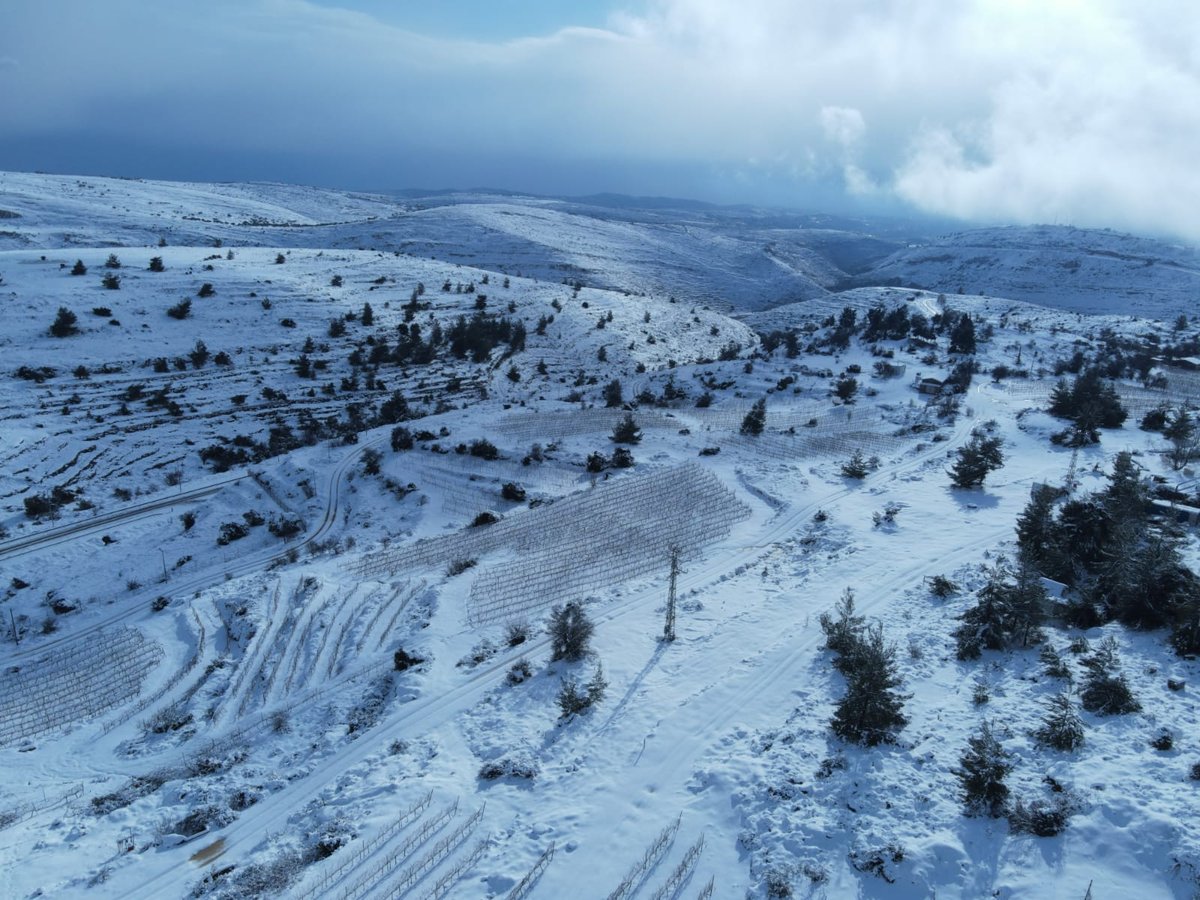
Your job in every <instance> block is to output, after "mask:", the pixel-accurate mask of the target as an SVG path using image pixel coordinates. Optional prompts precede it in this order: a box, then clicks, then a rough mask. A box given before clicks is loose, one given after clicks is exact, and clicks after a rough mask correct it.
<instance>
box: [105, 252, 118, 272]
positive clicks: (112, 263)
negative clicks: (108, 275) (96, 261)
mask: <svg viewBox="0 0 1200 900" xmlns="http://www.w3.org/2000/svg"><path fill="white" fill-rule="evenodd" d="M104 268H106V269H119V268H121V260H119V259H117V254H115V253H110V254H108V259H106V260H105V261H104Z"/></svg>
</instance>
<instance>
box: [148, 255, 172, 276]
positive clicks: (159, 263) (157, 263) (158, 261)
mask: <svg viewBox="0 0 1200 900" xmlns="http://www.w3.org/2000/svg"><path fill="white" fill-rule="evenodd" d="M148 268H149V269H150V271H151V272H165V271H166V270H167V267H166V266H164V265H163V258H162V257H161V256H152V257H150V265H149V266H148Z"/></svg>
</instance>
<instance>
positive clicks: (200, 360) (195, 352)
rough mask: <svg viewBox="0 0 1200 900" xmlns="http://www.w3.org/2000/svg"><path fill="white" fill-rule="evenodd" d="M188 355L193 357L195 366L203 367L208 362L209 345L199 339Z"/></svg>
mask: <svg viewBox="0 0 1200 900" xmlns="http://www.w3.org/2000/svg"><path fill="white" fill-rule="evenodd" d="M188 357H189V358H190V359H191V361H192V366H193V367H194V368H197V369H200V368H203V366H204V364H205V363H206V362H208V347H207V346H206V345H205V343H204V341H201V340H197V341H196V346H195V347H193V348H192V349H191V352H189V353H188Z"/></svg>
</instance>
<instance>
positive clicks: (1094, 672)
mask: <svg viewBox="0 0 1200 900" xmlns="http://www.w3.org/2000/svg"><path fill="white" fill-rule="evenodd" d="M1083 665H1084V667H1085V668H1086V669H1087V675H1086V676H1085V678H1084V682H1083V688H1082V690H1081V691H1080V700H1081V701H1082V703H1083V708H1084V709H1086V710H1087V711H1088V712H1094V713H1096V714H1098V715H1101V716H1111V715H1119V714H1121V713H1131V712H1138V711H1139V710H1140V709H1141V708H1142V705H1141V704H1140V703H1138V702H1137V699H1136V698H1135V697H1134V696H1133V692H1132V691H1131V690H1130V689H1129V682H1127V681H1126V680H1125V676H1124V675H1122V674H1121V671H1120V669H1121V662H1120V659H1119V658H1118V656H1117V642H1116V639H1115V638H1113V637H1111V636H1109V637H1107V638H1105V639H1104V640H1103V641H1102V642H1101V643H1100V645H1099V646H1098V647H1097V648H1096V649H1095V650H1094V651H1092V654H1091V655H1090V656H1088V657H1085V658H1084V660H1083Z"/></svg>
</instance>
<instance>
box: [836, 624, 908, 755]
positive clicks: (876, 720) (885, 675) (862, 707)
mask: <svg viewBox="0 0 1200 900" xmlns="http://www.w3.org/2000/svg"><path fill="white" fill-rule="evenodd" d="M899 686H900V676H899V675H898V674H897V673H896V648H895V647H894V646H893V645H890V644H885V643H884V640H883V629H882V628H881V627H880V626H878V625H873V626H868V627H867V628H866V630H865V632H864V633H863V637H862V639H861V640H860V641H859V642H858V646H857V648H856V651H855V654H854V658H853V668H852V669H851V671H849V672H847V673H846V694H845V696H843V697H842V699H841V701H840V702H839V703H838V705H837V710H836V711H835V712H834V715H833V722H832V727H833V731H834V734H836V735H837V736H838V737H840V738H842V739H843V740H846V741H850V742H852V743H856V744H863V745H865V746H867V747H874V746H875V745H877V744H882V743H891V742H892V741H893V740H894V739H895V735H896V732H897V731H899V730H900V729H901V728H903V727H904V726H905V724H907V722H908V719H907V718H905V716H904V713H903V712H902V711H901V710H902V709H903V707H904V699H905V698H904V697H903V695H901V694H900V693H899V692H898V691H897V690H896V689H897V688H898V687H899Z"/></svg>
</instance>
